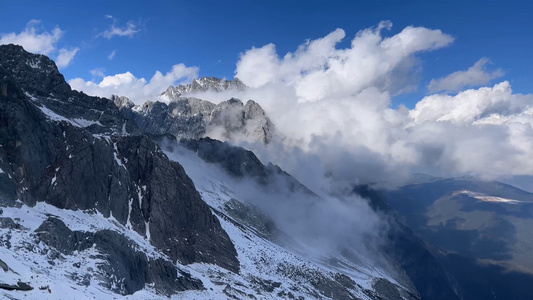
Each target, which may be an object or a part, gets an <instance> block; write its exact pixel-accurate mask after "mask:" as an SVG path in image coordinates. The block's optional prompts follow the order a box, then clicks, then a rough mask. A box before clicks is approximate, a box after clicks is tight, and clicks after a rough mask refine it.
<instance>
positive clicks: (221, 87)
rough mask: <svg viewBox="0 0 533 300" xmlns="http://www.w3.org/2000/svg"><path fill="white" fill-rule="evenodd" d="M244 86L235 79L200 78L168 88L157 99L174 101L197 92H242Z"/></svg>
mask: <svg viewBox="0 0 533 300" xmlns="http://www.w3.org/2000/svg"><path fill="white" fill-rule="evenodd" d="M244 89H246V85H244V83H242V81H240V80H239V78H237V77H235V78H234V79H232V80H229V81H228V80H226V79H224V78H222V79H220V78H216V77H201V78H197V79H193V81H192V82H191V83H190V84H180V85H178V86H169V87H168V88H167V89H166V91H164V92H163V93H161V95H160V96H159V98H160V99H161V100H164V101H172V100H176V99H177V98H179V97H182V96H186V95H187V94H192V93H197V92H222V91H226V90H235V91H243V90H244Z"/></svg>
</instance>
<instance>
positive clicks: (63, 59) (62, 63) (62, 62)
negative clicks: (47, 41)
mask: <svg viewBox="0 0 533 300" xmlns="http://www.w3.org/2000/svg"><path fill="white" fill-rule="evenodd" d="M79 50H80V48H74V49H71V50H67V49H65V48H62V49H60V50H59V55H58V56H57V58H56V65H57V67H58V68H64V67H66V66H68V65H69V64H70V62H71V61H72V59H73V58H74V56H75V55H76V53H78V51H79Z"/></svg>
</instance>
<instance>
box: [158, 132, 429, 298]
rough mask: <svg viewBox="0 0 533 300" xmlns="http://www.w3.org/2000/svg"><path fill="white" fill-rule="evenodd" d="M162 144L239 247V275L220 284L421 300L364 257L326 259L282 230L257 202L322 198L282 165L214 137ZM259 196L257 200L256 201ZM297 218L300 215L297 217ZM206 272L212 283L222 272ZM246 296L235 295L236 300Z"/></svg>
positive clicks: (285, 292) (350, 254)
mask: <svg viewBox="0 0 533 300" xmlns="http://www.w3.org/2000/svg"><path fill="white" fill-rule="evenodd" d="M182 146H185V147H187V148H183V147H182ZM161 147H162V148H163V149H164V151H165V153H167V155H168V156H169V158H170V159H171V160H176V161H179V162H180V163H181V164H182V165H183V166H184V168H185V170H186V171H187V173H188V174H189V175H190V176H191V178H192V180H193V181H194V183H195V186H196V187H197V189H198V190H199V192H200V194H201V195H202V198H203V199H204V201H206V203H208V204H209V205H210V206H211V207H212V208H213V209H214V211H216V212H217V214H218V215H219V216H220V217H221V222H222V224H223V227H224V228H225V229H226V231H227V232H228V234H229V235H230V238H231V239H232V241H233V242H234V244H235V245H236V248H237V252H238V257H239V259H240V261H241V272H240V274H239V276H238V277H237V278H235V277H233V278H232V277H229V276H228V277H227V276H219V277H217V278H218V279H217V280H220V281H222V285H225V284H229V285H230V286H232V287H234V286H235V281H236V280H238V281H240V282H241V284H240V285H239V288H240V289H245V287H247V288H252V289H256V290H263V293H264V289H265V286H264V285H265V284H266V285H267V286H269V285H272V284H273V286H271V287H270V288H268V287H267V288H266V290H267V291H268V290H273V291H274V295H275V298H291V299H292V298H293V297H294V298H298V297H303V298H304V299H314V298H320V299H418V297H417V296H416V291H413V290H412V289H411V288H410V287H406V286H404V285H403V284H402V283H399V282H398V281H397V280H396V279H394V278H393V277H392V276H391V272H390V270H386V269H384V268H381V267H380V266H378V265H376V264H375V261H372V260H370V259H367V258H365V257H362V256H359V254H358V253H357V252H355V251H353V249H352V251H349V250H348V249H346V251H345V252H344V255H343V254H342V253H340V252H339V254H337V255H335V256H332V255H328V254H320V253H319V252H320V251H317V249H312V246H309V245H308V244H306V243H305V242H303V241H302V240H300V239H299V238H296V237H295V236H292V235H290V234H287V233H286V232H284V231H283V229H284V228H283V227H282V228H278V227H277V221H278V220H277V219H276V218H277V216H272V217H271V216H270V215H269V214H268V213H264V212H263V211H262V209H261V207H262V205H261V204H260V203H258V202H257V201H261V202H263V201H267V202H269V203H266V204H267V205H275V206H276V205H280V206H283V205H281V204H282V203H283V202H287V201H294V200H296V198H298V196H303V197H302V198H301V199H307V200H304V201H308V206H313V205H314V203H315V204H316V203H317V202H318V201H320V199H319V197H318V196H317V195H315V194H313V193H312V192H311V191H309V190H308V189H307V188H305V187H304V186H303V185H301V184H300V183H299V182H297V181H296V180H295V179H294V178H292V177H290V175H288V174H286V173H284V172H283V171H281V170H280V169H279V168H278V167H275V166H273V165H270V166H264V165H262V164H261V163H260V162H259V161H258V160H257V158H256V157H255V155H253V153H251V152H250V151H247V150H244V149H242V148H239V147H234V146H230V145H228V144H226V143H222V142H220V141H215V140H210V139H201V140H199V141H186V142H185V143H183V142H182V143H181V145H180V144H178V143H176V142H172V141H169V140H167V141H161ZM207 149H209V150H207ZM191 150H192V151H191ZM222 153H224V154H225V155H223V154H222ZM287 193H288V194H287ZM253 198H257V199H256V200H255V202H254V200H253ZM264 204H265V203H264ZM263 207H264V206H263ZM280 209H282V208H280ZM306 209H309V207H308V208H305V207H304V206H302V210H303V211H305V210H306ZM294 218H299V216H298V215H297V214H296V212H295V214H294ZM332 246H333V245H332ZM312 253H315V254H312ZM191 269H193V270H195V271H191ZM188 271H189V272H191V274H198V273H199V272H201V273H204V274H206V270H205V268H199V267H198V266H194V265H193V266H190V269H188ZM207 274H208V275H207V277H208V278H213V277H215V274H216V273H213V271H207ZM204 276H205V275H204ZM204 278H205V277H204ZM265 279H266V280H265ZM262 286H263V287H262ZM200 293H203V294H202V295H205V292H200ZM291 295H292V296H291ZM241 297H242V295H241V296H240V297H239V296H238V294H237V298H241ZM245 298H246V297H245Z"/></svg>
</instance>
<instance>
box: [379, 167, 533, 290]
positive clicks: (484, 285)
mask: <svg viewBox="0 0 533 300" xmlns="http://www.w3.org/2000/svg"><path fill="white" fill-rule="evenodd" d="M385 195H386V197H387V200H388V201H389V202H390V204H391V206H392V207H393V208H395V209H396V210H397V211H398V213H399V214H400V215H401V216H402V217H403V218H404V220H405V222H406V223H407V224H409V226H410V227H411V228H413V230H414V232H416V234H418V235H419V236H421V237H422V238H423V239H424V240H425V241H427V242H428V243H430V244H432V245H434V246H435V248H436V249H438V250H435V251H434V252H435V254H436V255H437V257H438V258H439V259H440V261H441V263H442V265H443V266H444V267H445V268H446V269H447V270H448V271H449V272H450V273H451V274H452V275H453V276H454V277H455V278H456V279H457V282H458V291H459V293H460V294H461V295H462V296H463V297H465V298H466V299H487V298H488V297H497V298H498V299H526V298H527V297H528V296H529V294H530V289H529V287H530V286H531V284H533V275H532V273H533V271H532V270H533V266H532V264H531V262H532V261H533V257H532V255H531V249H533V244H532V240H533V239H532V236H531V234H530V228H531V226H533V194H531V193H528V192H525V191H522V190H520V189H517V188H515V187H513V186H510V185H507V184H503V183H499V182H486V181H478V180H474V179H467V178H461V179H453V178H447V179H444V178H433V179H431V180H428V181H422V182H420V183H416V184H411V185H407V186H404V187H401V188H399V189H397V190H393V191H388V192H386V193H385Z"/></svg>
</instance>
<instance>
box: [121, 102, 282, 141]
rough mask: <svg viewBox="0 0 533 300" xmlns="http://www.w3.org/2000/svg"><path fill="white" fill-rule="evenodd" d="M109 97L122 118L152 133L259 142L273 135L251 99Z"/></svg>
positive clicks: (188, 137) (273, 129)
mask: <svg viewBox="0 0 533 300" xmlns="http://www.w3.org/2000/svg"><path fill="white" fill-rule="evenodd" d="M112 98H113V99H114V100H113V101H114V102H115V104H117V106H118V107H119V108H120V111H121V112H122V114H123V115H124V117H125V118H128V119H130V120H132V121H133V122H134V123H135V124H137V126H138V127H139V128H140V129H141V130H143V131H144V132H146V133H149V134H152V135H163V134H171V135H174V136H176V137H177V138H179V139H182V138H187V139H198V138H201V137H204V136H208V137H211V138H215V139H219V140H223V141H226V140H231V141H246V142H250V143H256V142H259V143H262V144H268V143H269V142H271V141H272V139H273V138H274V136H275V135H276V133H275V128H274V125H273V124H272V122H271V121H270V119H269V118H268V116H267V115H266V113H265V111H264V110H263V109H262V108H261V106H260V105H259V104H257V103H256V102H255V101H253V100H248V102H246V104H243V103H242V101H241V100H238V99H234V98H232V99H230V100H227V101H223V102H221V103H219V104H216V105H215V104H213V103H211V102H209V101H205V100H200V99H196V98H176V99H175V100H173V101H171V102H168V103H163V102H150V101H149V102H146V103H144V104H143V105H139V106H131V105H132V103H131V102H128V100H127V99H124V98H119V97H116V96H114V97H112Z"/></svg>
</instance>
